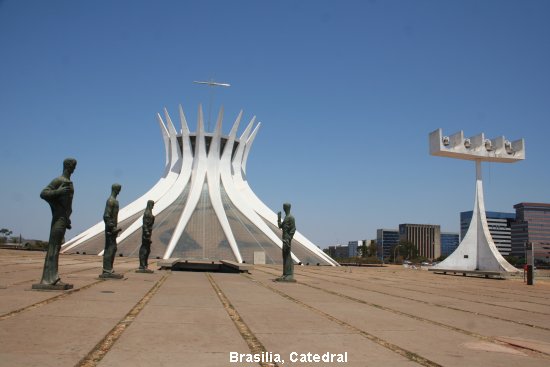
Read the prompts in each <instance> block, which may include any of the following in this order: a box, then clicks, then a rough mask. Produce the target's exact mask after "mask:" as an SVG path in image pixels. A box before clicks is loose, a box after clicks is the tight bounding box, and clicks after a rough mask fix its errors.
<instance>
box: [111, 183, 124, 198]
mask: <svg viewBox="0 0 550 367" xmlns="http://www.w3.org/2000/svg"><path fill="white" fill-rule="evenodd" d="M120 190H122V185H120V184H118V183H114V184H113V186H111V192H112V193H113V194H115V196H116V195H118V194H119V192H120Z"/></svg>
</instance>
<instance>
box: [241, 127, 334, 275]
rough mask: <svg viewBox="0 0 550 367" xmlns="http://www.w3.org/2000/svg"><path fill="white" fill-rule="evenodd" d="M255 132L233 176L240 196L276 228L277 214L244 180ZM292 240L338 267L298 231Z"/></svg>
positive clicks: (249, 138)
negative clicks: (240, 164) (236, 172)
mask: <svg viewBox="0 0 550 367" xmlns="http://www.w3.org/2000/svg"><path fill="white" fill-rule="evenodd" d="M258 126H259V125H258ZM257 131H258V127H256V129H255V130H254V131H253V132H252V134H250V137H248V138H247V140H246V147H245V149H244V156H243V158H242V166H241V167H240V168H239V170H238V172H240V173H241V174H235V176H234V179H235V182H236V185H237V187H238V188H239V190H240V192H241V194H242V195H243V196H244V197H245V198H246V199H247V201H248V202H250V203H253V205H252V206H253V207H254V210H255V211H256V212H257V213H258V214H259V215H260V216H262V217H263V218H264V219H265V220H267V221H268V222H269V223H271V224H272V225H274V226H275V227H277V214H275V213H274V212H273V211H272V210H271V209H270V208H269V207H268V206H267V205H265V204H264V202H263V201H261V200H260V199H259V198H258V197H257V196H256V194H255V193H254V191H252V189H251V188H250V186H249V185H248V181H247V180H246V162H247V159H248V154H249V153H250V149H251V147H252V143H253V142H254V139H255V138H256V134H257ZM294 238H295V239H296V240H297V241H298V242H300V243H301V244H302V245H304V246H305V247H306V248H307V249H308V250H310V251H312V252H313V253H314V254H317V255H318V256H319V257H321V258H322V259H324V260H325V261H327V262H328V263H329V264H332V265H335V266H339V264H338V263H337V262H336V261H334V260H333V259H332V258H331V257H330V256H328V255H327V254H325V253H324V252H323V251H321V250H320V249H319V248H317V246H315V245H314V244H313V243H312V242H311V241H309V240H308V239H307V238H306V237H305V236H303V235H302V234H301V233H300V232H299V231H296V233H294Z"/></svg>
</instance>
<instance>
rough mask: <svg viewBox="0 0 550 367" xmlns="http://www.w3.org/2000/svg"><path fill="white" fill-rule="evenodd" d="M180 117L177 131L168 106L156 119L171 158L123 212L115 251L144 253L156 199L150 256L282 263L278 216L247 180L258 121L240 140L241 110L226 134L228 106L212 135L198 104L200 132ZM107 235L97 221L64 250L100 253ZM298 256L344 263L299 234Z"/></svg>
mask: <svg viewBox="0 0 550 367" xmlns="http://www.w3.org/2000/svg"><path fill="white" fill-rule="evenodd" d="M179 115H180V122H181V130H179V131H177V130H176V128H175V127H174V124H173V123H172V120H171V118H170V116H169V114H168V112H167V111H166V109H165V110H164V116H165V120H163V119H162V117H161V116H160V114H158V115H157V117H158V123H159V126H160V130H161V133H162V137H163V140H164V145H165V153H166V165H165V169H164V174H163V175H162V177H161V178H160V179H159V181H158V182H157V183H156V184H155V185H154V186H153V187H152V188H151V189H150V190H149V191H148V192H147V193H145V194H144V195H143V196H141V197H140V198H138V199H136V200H135V201H134V202H132V203H131V204H129V205H127V206H126V207H124V208H122V209H121V210H120V212H119V218H118V223H119V228H120V229H121V230H122V232H121V234H120V236H119V237H118V250H117V251H118V252H117V253H118V254H119V255H123V256H135V257H137V256H138V253H139V247H140V245H141V226H142V215H143V212H144V209H145V206H146V203H147V201H148V200H154V201H155V206H154V209H153V214H154V215H155V216H156V219H155V224H154V227H153V234H152V238H151V240H152V245H151V255H150V256H151V257H152V258H154V257H159V258H164V259H167V258H171V257H177V258H182V259H188V260H213V261H217V260H233V261H237V262H240V263H242V262H246V263H253V261H254V252H265V259H266V263H267V264H280V263H282V254H281V248H282V240H281V230H280V229H278V228H277V214H275V212H273V211H272V210H271V209H270V208H268V207H267V206H266V205H265V204H264V203H263V202H262V201H261V200H260V199H259V198H258V197H257V196H256V195H255V194H254V192H253V191H252V189H251V188H250V186H249V185H248V181H247V179H246V163H247V159H248V154H249V153H250V148H251V147H252V143H253V142H254V138H255V137H256V134H257V133H258V129H259V127H260V123H257V124H255V118H252V120H251V121H250V122H249V124H248V125H247V127H246V128H245V129H244V132H243V133H242V134H241V135H240V137H237V130H238V128H239V124H240V121H241V118H242V111H241V113H240V114H239V115H238V116H237V118H236V121H235V123H234V124H233V127H232V129H231V132H230V133H229V135H228V136H224V135H222V119H223V108H222V109H221V110H220V113H219V115H218V119H217V122H216V127H215V130H214V132H206V131H205V130H204V121H203V113H202V108H201V107H200V106H199V110H198V118H197V120H198V122H197V125H198V127H197V132H196V133H191V132H190V130H189V127H188V124H187V120H186V118H185V115H184V113H183V110H182V108H181V106H180V108H179ZM121 184H122V186H123V187H124V185H125V183H124V182H121ZM282 204H283V203H282V202H281V208H282ZM299 223H300V222H299V219H298V225H299ZM103 232H104V224H103V222H100V223H97V224H96V225H95V226H93V227H91V228H89V229H88V230H86V231H84V232H82V233H80V234H79V235H77V236H76V237H74V238H73V239H71V240H70V241H68V242H67V243H65V244H64V245H63V247H62V250H61V251H62V252H63V253H76V252H79V253H87V254H98V255H102V254H103V248H104V233H103ZM292 258H293V259H294V261H295V262H296V263H300V262H301V263H304V264H305V263H310V264H321V265H333V266H336V265H338V264H337V263H336V262H335V261H334V260H332V259H331V258H330V257H329V256H327V255H326V254H325V253H323V252H322V251H321V250H320V249H319V248H318V247H317V246H316V245H314V244H313V243H312V242H310V241H309V240H308V239H307V238H306V237H304V236H303V235H302V234H301V233H299V232H296V233H295V235H294V239H293V241H292Z"/></svg>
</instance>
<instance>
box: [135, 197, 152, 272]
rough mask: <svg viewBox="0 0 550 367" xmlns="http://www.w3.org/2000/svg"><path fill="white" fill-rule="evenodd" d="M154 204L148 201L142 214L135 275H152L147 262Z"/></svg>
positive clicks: (149, 251)
mask: <svg viewBox="0 0 550 367" xmlns="http://www.w3.org/2000/svg"><path fill="white" fill-rule="evenodd" d="M154 205H155V202H154V201H153V200H149V201H148V202H147V207H146V208H145V212H144V213H143V226H142V227H141V229H142V232H141V233H142V234H141V247H140V248H139V269H138V270H136V273H152V272H153V270H150V269H147V267H148V264H147V261H148V259H149V254H150V253H151V234H152V233H153V224H155V216H154V215H153V206H154Z"/></svg>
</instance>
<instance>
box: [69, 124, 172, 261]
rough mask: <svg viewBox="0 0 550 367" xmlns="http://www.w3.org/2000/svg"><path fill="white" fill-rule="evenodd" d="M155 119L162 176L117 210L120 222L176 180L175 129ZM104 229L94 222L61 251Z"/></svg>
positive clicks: (156, 196) (101, 225) (159, 195)
mask: <svg viewBox="0 0 550 367" xmlns="http://www.w3.org/2000/svg"><path fill="white" fill-rule="evenodd" d="M157 120H158V123H159V126H160V130H161V133H162V138H163V141H164V150H165V156H166V159H167V161H166V164H165V168H164V173H163V176H162V177H161V178H160V179H159V180H158V181H157V183H156V184H155V185H154V186H153V187H152V188H151V189H150V190H148V191H147V192H146V193H145V194H143V195H142V196H140V197H139V198H138V199H136V200H134V201H133V202H131V203H130V204H128V205H127V206H125V207H124V208H122V209H121V210H120V212H119V221H120V222H122V221H123V220H126V219H128V218H130V217H131V216H133V215H135V214H136V213H138V212H139V211H140V210H142V209H144V208H145V206H146V204H147V200H155V198H157V200H158V198H160V197H161V196H162V195H163V194H164V193H165V192H166V191H167V190H168V188H169V187H170V186H172V184H173V183H174V182H175V181H176V179H177V176H178V173H177V172H176V170H178V168H179V165H180V164H181V162H180V161H181V157H180V154H179V151H177V150H176V151H175V150H174V144H175V147H176V149H177V140H176V135H175V129H174V128H173V125H172V126H171V128H170V127H169V128H166V125H165V124H164V122H163V121H162V118H161V117H160V115H159V114H157ZM104 230H105V224H104V223H103V221H101V222H98V223H96V224H95V225H94V226H92V227H90V228H89V229H88V230H86V231H84V232H83V233H81V234H79V235H77V236H76V237H75V238H73V239H71V240H70V241H68V242H66V243H65V244H64V245H63V246H62V248H61V252H62V253H63V252H66V251H69V250H70V249H72V248H74V247H76V246H78V245H79V244H81V243H83V242H84V241H86V240H88V239H90V238H92V237H94V236H96V235H98V234H100V233H102V232H103V231H104Z"/></svg>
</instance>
